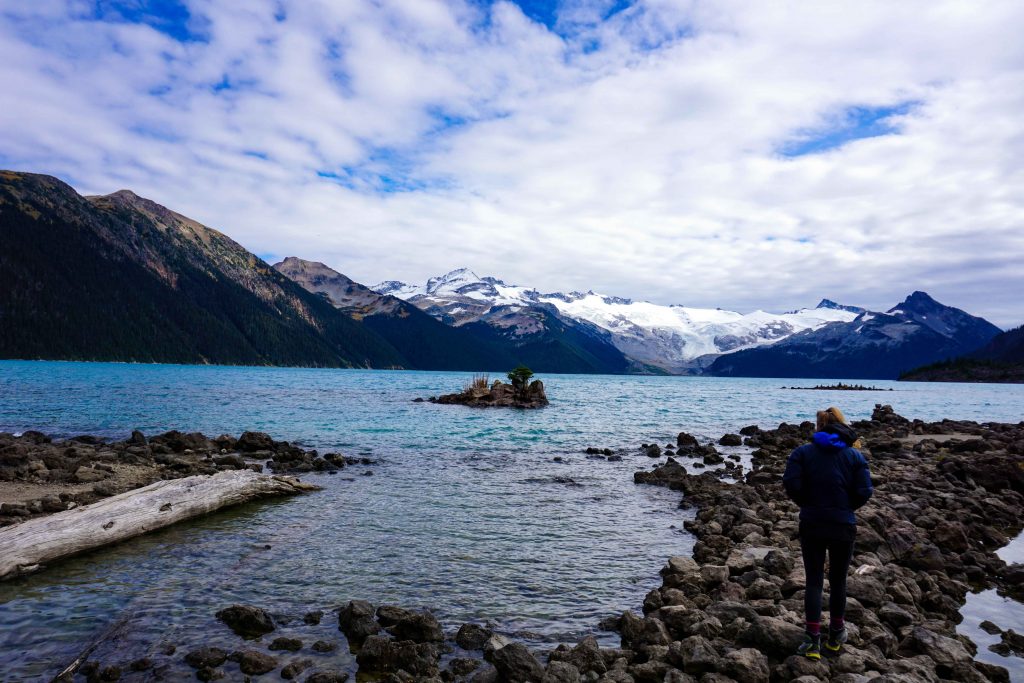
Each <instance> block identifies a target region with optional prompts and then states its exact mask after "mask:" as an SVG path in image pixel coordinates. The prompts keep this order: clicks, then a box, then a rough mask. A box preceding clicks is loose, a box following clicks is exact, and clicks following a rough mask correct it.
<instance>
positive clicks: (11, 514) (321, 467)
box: [0, 431, 372, 527]
mask: <svg viewBox="0 0 1024 683" xmlns="http://www.w3.org/2000/svg"><path fill="white" fill-rule="evenodd" d="M371 463H372V461H371V460H369V459H367V458H352V457H346V456H343V455H340V454H337V453H325V454H323V455H320V454H319V453H318V452H317V451H315V450H305V449H302V448H300V447H298V446H295V445H292V444H290V443H288V442H287V441H275V440H274V439H272V438H271V437H270V436H269V435H267V434H265V433H263V432H244V433H243V434H242V435H241V436H239V437H238V438H235V437H234V436H231V435H228V434H223V435H221V436H218V437H214V438H211V437H207V436H205V435H203V434H201V433H199V432H192V433H183V432H179V431H170V432H166V433H164V434H160V435H157V436H153V437H149V438H147V437H146V436H145V435H144V434H142V432H139V431H135V432H132V434H131V436H130V437H129V438H128V439H125V440H123V441H109V440H107V439H104V438H102V437H97V436H91V435H83V436H75V437H72V438H69V439H63V440H53V439H52V438H50V437H49V436H47V435H45V434H43V433H41V432H36V431H27V432H24V433H23V434H20V435H17V436H15V435H13V434H8V433H0V527H2V526H6V525H10V524H14V523H16V522H20V521H23V520H25V519H28V518H32V517H38V516H41V515H46V514H51V513H54V512H61V511H63V510H69V509H72V508H75V507H78V506H80V505H87V504H89V503H94V502H96V501H98V500H101V499H103V498H108V497H110V496H114V495H117V494H119V493H124V492H125V491H130V490H132V489H137V488H140V487H142V486H146V485H148V484H152V483H153V482H156V481H161V480H165V479H180V478H183V477H189V476H195V475H201V474H206V475H209V474H214V473H216V472H223V471H228V470H244V469H250V470H254V471H256V472H263V471H264V469H266V470H269V471H271V472H273V473H275V474H301V473H305V472H326V473H335V472H338V471H339V470H341V469H342V468H344V467H345V466H347V465H352V464H371Z"/></svg>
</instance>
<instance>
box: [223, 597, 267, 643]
mask: <svg viewBox="0 0 1024 683" xmlns="http://www.w3.org/2000/svg"><path fill="white" fill-rule="evenodd" d="M217 618H218V619H220V620H221V621H222V622H224V623H225V624H227V626H228V628H230V629H231V630H232V631H234V632H235V633H237V634H238V635H240V636H242V637H243V638H259V637H260V636H262V635H264V634H265V633H270V632H271V631H273V630H274V620H273V619H271V618H270V614H268V613H267V611H266V610H264V609H261V608H259V607H253V606H252V605H231V606H230V607H225V608H224V609H222V610H221V611H219V612H217Z"/></svg>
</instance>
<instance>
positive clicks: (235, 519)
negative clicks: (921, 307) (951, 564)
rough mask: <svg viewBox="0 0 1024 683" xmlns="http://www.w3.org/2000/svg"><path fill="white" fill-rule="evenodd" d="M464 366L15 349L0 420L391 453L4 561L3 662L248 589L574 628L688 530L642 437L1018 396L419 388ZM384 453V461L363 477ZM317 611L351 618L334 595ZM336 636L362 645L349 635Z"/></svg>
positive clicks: (446, 380) (1001, 415) (590, 385)
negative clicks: (69, 547)
mask: <svg viewBox="0 0 1024 683" xmlns="http://www.w3.org/2000/svg"><path fill="white" fill-rule="evenodd" d="M466 378H467V376H466V375H463V374H459V373H417V372H373V371H336V370H295V369H281V368H216V367H184V366H133V365H118V364H78V363H21V362H0V430H6V431H22V430H25V429H41V430H43V431H47V432H51V433H58V434H65V435H68V434H72V433H83V432H89V433H102V434H107V435H110V436H114V437H119V438H123V437H124V436H126V435H127V434H128V433H129V431H130V430H131V429H134V428H140V429H142V430H143V431H145V432H147V433H151V434H152V433H157V432H161V431H165V430H167V429H172V428H177V429H184V430H188V431H192V430H200V431H204V432H206V433H208V434H220V433H224V432H229V433H233V434H236V435H237V434H238V433H240V432H241V431H243V430H245V429H257V430H263V431H267V432H269V433H270V434H272V435H273V436H274V437H275V438H279V439H282V438H283V439H289V440H292V441H295V442H299V443H302V444H304V445H306V446H308V447H316V448H321V449H332V450H335V449H340V450H342V451H343V452H346V453H348V454H367V455H369V456H370V457H372V458H375V459H377V460H378V461H379V462H378V463H377V464H375V465H372V466H370V467H368V468H367V467H356V468H350V469H346V470H345V471H344V472H343V473H341V474H338V475H334V476H327V475H320V476H318V477H309V478H310V479H315V480H316V481H317V483H321V484H322V485H323V486H324V487H325V490H324V491H322V492H320V493H317V494H313V495H309V496H303V497H300V498H294V499H288V500H281V501H275V502H271V503H264V504H253V505H248V506H244V507H242V508H239V509H235V510H231V511H226V512H222V513H218V514H216V515H212V516H210V517H208V518H206V519H203V520H201V521H197V522H192V523H187V524H183V525H180V526H178V527H174V528H171V529H166V530H163V531H161V532H157V533H154V534H151V535H149V536H146V537H142V538H138V539H134V540H132V541H129V542H126V543H123V544H121V545H118V546H116V547H113V548H109V549H104V550H99V551H96V552H94V553H91V554H89V555H86V556H83V557H80V558H77V559H74V560H71V561H68V562H65V563H62V564H61V565H59V566H57V567H54V568H53V569H51V570H48V571H46V572H43V573H41V574H39V575H36V576H33V577H27V578H24V579H20V580H17V581H12V582H7V583H4V584H0V665H2V670H3V671H4V673H5V675H6V678H4V679H3V680H7V679H8V678H11V679H14V680H19V679H20V680H25V679H28V680H32V679H33V678H34V677H38V676H40V675H42V674H44V673H47V672H49V673H52V672H54V671H56V670H59V669H60V668H61V666H62V665H63V664H64V663H66V662H67V661H69V660H70V659H71V658H73V657H74V656H75V655H77V654H78V653H79V652H80V651H81V649H82V648H83V647H85V645H86V644H88V642H89V641H90V639H92V638H93V637H95V636H96V635H97V634H98V633H100V632H102V631H103V630H104V629H105V628H107V627H108V626H109V625H110V624H111V623H115V622H118V620H123V622H124V624H125V626H124V627H122V628H120V629H118V630H117V632H116V634H115V638H114V640H113V642H114V645H115V646H116V647H117V648H118V649H119V650H120V651H121V652H122V653H123V659H124V660H130V659H132V658H134V657H137V656H142V655H145V654H147V653H150V652H154V651H156V650H158V649H159V647H160V646H161V644H163V643H166V642H171V643H174V644H176V645H178V646H179V647H180V648H182V651H184V650H185V649H187V648H188V647H189V646H190V645H195V644H196V643H198V642H200V641H201V642H202V643H204V644H212V645H217V644H220V645H223V646H225V647H227V648H230V649H233V648H234V647H236V646H237V640H235V638H234V636H233V635H231V634H230V633H229V632H228V631H227V629H226V628H224V627H223V626H222V625H220V624H218V623H216V622H215V620H214V618H213V613H214V612H215V611H216V610H217V609H219V608H220V607H222V606H224V605H226V604H229V603H232V602H251V603H253V604H257V605H261V606H263V607H266V608H267V609H269V610H271V612H272V613H274V614H275V616H276V617H278V618H279V619H283V620H285V621H287V620H289V619H292V620H295V622H296V627H295V628H298V626H297V623H299V622H301V617H302V614H303V613H304V612H306V611H308V610H312V609H325V608H330V607H333V606H336V605H338V604H342V603H344V602H346V601H347V600H350V599H353V598H363V599H368V600H371V601H373V602H378V603H379V602H392V603H396V604H400V605H403V606H410V607H411V606H424V607H430V608H432V609H434V610H436V611H437V614H438V616H439V617H440V618H441V619H442V622H443V623H445V625H446V626H447V627H448V628H454V627H456V626H457V625H458V624H459V623H461V622H463V621H467V620H473V621H491V622H493V623H494V624H495V625H496V626H497V627H498V628H499V629H500V630H502V631H505V632H508V633H518V634H520V637H523V638H525V639H528V640H529V639H531V638H532V639H534V640H542V641H545V642H552V641H558V640H574V639H576V638H577V637H579V636H580V635H582V634H584V633H591V632H594V631H595V629H596V626H597V623H598V621H599V620H600V619H601V618H603V617H606V616H608V615H611V614H614V613H618V612H621V611H622V610H623V609H627V608H631V609H638V608H639V606H640V602H641V601H642V599H643V596H644V594H645V593H646V592H647V591H648V590H649V589H651V588H653V587H655V586H657V585H658V584H659V579H658V575H657V570H658V569H659V568H660V567H661V566H662V564H663V563H664V561H665V559H666V558H667V557H668V556H670V555H675V554H686V553H688V552H689V551H690V548H691V542H692V541H691V539H690V537H689V536H688V535H687V534H685V533H683V532H682V531H681V528H682V523H683V521H684V520H685V519H686V515H687V514H689V513H685V512H682V511H680V510H678V509H677V507H676V506H677V503H678V499H679V495H678V494H677V493H674V492H670V491H666V490H662V489H657V488H652V487H638V486H634V485H633V484H632V473H633V471H635V470H637V469H640V468H645V467H649V466H650V465H651V464H653V463H654V462H655V461H654V460H651V459H649V458H647V457H645V456H642V455H638V454H637V451H636V450H635V447H636V446H637V445H638V444H640V443H641V442H648V443H651V442H654V443H661V444H664V443H667V442H670V441H674V439H675V435H676V433H677V432H678V431H680V430H686V431H688V432H691V433H694V434H696V435H698V436H700V437H703V438H717V437H718V436H720V435H721V434H722V433H723V432H726V431H736V430H737V429H739V428H740V427H742V426H744V425H747V424H752V423H755V424H760V425H762V426H766V427H767V426H775V425H777V424H778V423H779V422H782V421H789V422H797V421H800V420H803V419H807V418H808V416H810V415H813V412H814V410H815V409H816V408H817V407H820V406H822V405H826V404H829V405H833V404H834V405H839V406H841V407H842V408H843V409H844V411H845V412H846V413H847V414H848V415H850V416H851V417H852V418H853V419H859V418H862V417H867V416H868V415H869V414H870V411H871V407H872V406H873V404H874V403H875V402H877V401H885V402H888V403H892V404H893V405H894V406H895V408H896V410H897V411H898V412H900V413H903V414H905V415H908V416H913V417H921V418H923V419H940V418H942V417H959V418H965V419H985V420H1014V421H1015V420H1017V419H1020V418H1019V415H1018V416H1016V417H1013V416H1012V415H1014V414H1015V413H1014V411H1016V412H1019V407H1020V406H1021V405H1024V400H1022V399H1024V389H1022V388H1021V387H1013V386H1003V387H988V386H981V385H932V384H916V383H915V384H896V385H893V386H895V387H896V388H897V391H893V392H885V393H884V394H876V393H874V392H852V393H848V392H813V393H811V392H799V391H789V390H784V389H781V388H780V387H781V385H782V384H783V383H785V384H788V385H792V384H814V383H815V382H813V381H807V382H800V381H794V380H786V381H785V382H783V381H781V380H738V379H714V378H680V377H592V376H557V375H556V376H545V377H544V378H543V379H544V380H545V382H546V385H547V388H548V393H549V395H550V396H551V398H552V405H551V407H549V408H547V409H544V410H541V411H531V412H521V411H479V410H471V409H465V408H462V407H460V406H436V405H432V404H414V403H412V399H413V398H415V397H417V396H429V395H436V394H439V393H443V392H445V391H450V390H453V389H457V388H459V387H461V386H462V384H463V383H464V382H465V381H466ZM878 384H880V385H884V386H890V383H886V382H880V383H878ZM55 397H56V399H57V400H55ZM587 446H599V447H609V448H614V449H619V450H621V452H622V454H623V460H622V461H621V462H609V461H606V460H603V459H587V458H586V457H585V456H584V455H583V454H582V450H583V449H585V448H586V447H587ZM556 456H557V457H561V458H563V459H564V460H565V462H555V461H554V460H553V458H554V457H556ZM367 469H369V470H372V471H373V472H374V476H362V475H363V472H364V471H366V470H367ZM565 478H569V479H571V480H572V481H573V482H575V483H576V484H578V486H576V485H570V484H568V483H567V482H566V479H565ZM267 546H269V547H267ZM990 618H991V617H990ZM994 620H995V621H997V623H1000V625H1001V626H1004V627H1008V626H1012V623H1010V622H1007V623H1005V624H1004V623H1002V622H999V620H998V619H994ZM291 628H292V627H291V626H288V625H286V626H284V627H283V629H282V633H281V634H282V635H287V634H288V633H289V632H290V631H289V629H291ZM304 629H305V630H304V631H303V637H304V639H306V640H308V639H309V631H308V629H307V628H306V627H304ZM319 629H320V631H322V633H320V631H318V633H320V635H318V636H317V637H324V638H326V639H331V640H333V639H337V638H338V632H337V622H336V618H334V617H333V615H328V616H326V617H325V618H324V622H323V623H322V624H321V626H320V627H319ZM530 634H532V635H530ZM275 635H277V634H276V633H275ZM604 638H605V639H606V641H605V642H612V641H610V640H608V639H609V636H608V635H607V634H605V635H604ZM979 644H980V643H979ZM179 656H180V655H179ZM287 657H290V655H289V656H284V657H282V658H281V663H282V664H284V663H285V662H286V661H287ZM329 657H331V658H334V661H335V662H336V663H337V664H338V665H339V666H348V665H350V664H351V662H350V655H348V653H345V652H336V653H335V654H333V655H330V656H329ZM274 676H276V674H274V675H271V676H270V677H268V678H267V680H271V679H272V678H273V677H274Z"/></svg>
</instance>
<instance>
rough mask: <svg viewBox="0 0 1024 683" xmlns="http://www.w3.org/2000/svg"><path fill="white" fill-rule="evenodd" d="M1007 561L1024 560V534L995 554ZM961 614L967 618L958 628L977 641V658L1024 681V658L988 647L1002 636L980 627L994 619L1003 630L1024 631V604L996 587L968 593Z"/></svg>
mask: <svg viewBox="0 0 1024 683" xmlns="http://www.w3.org/2000/svg"><path fill="white" fill-rule="evenodd" d="M996 554H997V555H999V557H1001V558H1002V559H1003V561H1004V562H1006V563H1007V564H1014V563H1021V562H1024V534H1019V535H1018V536H1017V537H1016V538H1014V539H1013V540H1012V541H1010V542H1009V543H1007V544H1006V545H1005V546H1004V547H1002V548H1000V549H999V551H998V552H997V553H996ZM960 613H961V614H963V616H964V620H963V622H961V623H960V624H959V625H958V626H957V631H958V632H959V633H962V634H964V635H965V636H967V637H968V638H970V639H971V640H973V641H974V644H975V645H977V646H978V654H977V657H976V658H977V659H980V660H981V661H983V662H988V663H990V664H997V665H999V666H1005V667H1006V668H1007V669H1009V671H1010V680H1011V681H1013V683H1024V659H1021V658H1020V657H1012V656H1011V657H1002V656H1000V655H998V654H996V653H995V652H992V651H991V650H989V649H988V648H989V646H990V645H995V644H996V643H998V642H999V641H1000V638H999V635H998V634H997V635H990V634H988V633H986V632H985V631H983V630H982V629H981V628H980V625H981V622H983V621H986V620H988V621H991V622H992V623H994V624H995V625H996V626H998V627H999V628H1001V629H1003V630H1004V631H1008V630H1010V629H1013V630H1014V631H1016V632H1017V633H1024V605H1021V604H1020V603H1019V602H1017V601H1016V600H1013V599H1012V598H1008V597H1005V596H1001V595H999V594H998V593H997V592H996V591H995V590H987V591H981V592H980V593H969V594H968V595H967V602H966V604H964V607H963V609H962V610H960Z"/></svg>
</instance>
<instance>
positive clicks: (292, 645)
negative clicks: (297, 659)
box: [270, 636, 302, 652]
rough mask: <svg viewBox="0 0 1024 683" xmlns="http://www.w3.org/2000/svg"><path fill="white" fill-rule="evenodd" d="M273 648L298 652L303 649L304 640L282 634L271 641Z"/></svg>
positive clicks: (271, 647)
mask: <svg viewBox="0 0 1024 683" xmlns="http://www.w3.org/2000/svg"><path fill="white" fill-rule="evenodd" d="M270 649H271V650H288V651H289V652H298V651H299V650H301V649H302V641H301V640H299V639H298V638H288V637H285V636H281V637H280V638H274V640H273V641H271V643H270Z"/></svg>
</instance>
